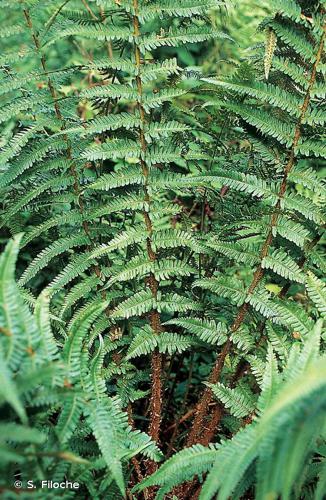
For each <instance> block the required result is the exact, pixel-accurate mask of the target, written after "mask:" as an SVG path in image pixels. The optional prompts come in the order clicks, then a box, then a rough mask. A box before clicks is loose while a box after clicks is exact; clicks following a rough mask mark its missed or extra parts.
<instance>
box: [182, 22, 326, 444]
mask: <svg viewBox="0 0 326 500" xmlns="http://www.w3.org/2000/svg"><path fill="white" fill-rule="evenodd" d="M324 43H325V29H324V32H323V35H322V37H321V40H320V44H319V47H318V51H317V54H316V60H315V62H314V65H313V68H312V72H311V76H310V80H309V85H308V88H307V91H306V94H305V98H304V101H303V104H302V108H301V113H300V117H299V119H298V123H297V125H296V127H295V131H294V137H293V142H292V147H291V150H290V153H289V159H288V161H287V163H286V165H285V167H284V172H283V179H282V182H281V186H280V189H279V193H278V201H277V203H276V206H275V210H274V212H273V214H272V217H271V223H270V229H269V232H268V234H267V237H266V240H265V242H264V244H263V246H262V249H261V252H260V264H259V265H258V267H257V269H256V271H255V272H254V275H253V278H252V281H251V284H250V286H249V289H248V292H247V297H249V296H250V295H252V293H253V292H254V291H255V289H256V288H257V286H258V285H259V283H260V282H261V280H262V278H263V276H264V270H263V268H262V265H261V263H262V260H263V259H264V257H266V256H267V255H268V252H269V248H270V246H271V243H272V241H273V238H274V237H273V232H274V228H275V227H276V226H277V223H278V220H279V217H280V214H281V203H282V199H283V198H284V195H285V191H286V188H287V181H288V176H289V173H290V172H291V170H292V168H293V166H294V164H295V160H296V147H297V146H298V143H299V140H300V138H301V127H302V123H303V120H304V118H305V115H306V113H307V110H308V106H309V103H310V99H311V97H310V94H311V90H312V88H313V86H314V84H315V81H316V74H317V67H318V64H319V62H320V60H321V57H322V53H323V48H324ZM248 309H249V303H248V302H245V303H244V304H243V305H242V306H241V307H240V309H239V311H238V314H237V316H236V318H235V320H234V322H233V324H232V326H231V329H230V330H231V333H235V332H236V331H238V330H239V328H240V327H241V325H242V323H243V321H244V319H245V317H246V315H247V312H248ZM231 347H232V342H231V340H230V339H228V340H227V342H226V343H225V344H224V347H223V349H222V352H221V353H220V355H219V356H218V357H217V360H216V363H215V365H214V367H213V370H212V372H211V375H210V377H209V382H210V383H212V384H216V383H217V382H218V380H219V378H220V375H221V372H222V370H223V367H224V362H225V359H226V357H227V355H228V354H229V352H230V350H231ZM211 400H212V391H211V389H210V388H209V387H207V388H206V389H205V390H204V392H203V395H202V397H201V399H200V401H199V403H198V405H197V410H196V416H195V419H194V422H193V426H192V430H191V432H190V434H189V437H188V440H187V446H192V445H193V444H195V443H197V442H201V440H200V435H201V434H202V429H203V427H204V425H203V424H204V421H205V419H206V417H207V413H208V405H209V403H210V402H211Z"/></svg>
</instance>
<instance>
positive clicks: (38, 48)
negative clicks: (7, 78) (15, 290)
mask: <svg viewBox="0 0 326 500" xmlns="http://www.w3.org/2000/svg"><path fill="white" fill-rule="evenodd" d="M23 13H24V16H25V19H26V24H27V26H28V28H29V30H30V32H31V36H32V39H33V42H34V46H35V49H36V51H37V53H38V55H39V57H40V62H41V66H42V69H43V71H44V74H45V75H46V76H47V86H48V89H49V92H50V94H51V97H52V99H53V106H54V111H55V115H56V117H57V119H58V120H59V121H60V122H61V130H62V131H64V130H65V128H66V127H65V121H64V118H63V116H62V113H61V109H60V106H59V103H58V98H57V92H56V89H55V87H54V85H53V82H52V79H51V77H50V76H49V72H48V70H47V63H46V58H45V55H44V54H41V43H40V39H39V37H38V35H37V34H36V32H35V31H34V27H33V22H32V18H31V15H30V12H29V9H27V8H26V9H23ZM63 139H64V141H65V143H66V145H67V147H66V158H67V160H68V161H69V162H70V164H71V166H70V172H71V175H72V177H73V179H74V185H73V187H74V193H75V196H76V198H77V205H78V208H79V211H80V213H84V203H83V199H82V196H81V191H80V186H79V181H78V174H77V169H76V163H75V162H74V160H73V157H72V150H71V144H70V140H69V138H68V136H67V134H64V135H63ZM82 227H83V230H84V232H85V234H86V236H87V238H88V239H89V241H90V245H91V246H93V240H92V237H91V234H90V230H89V225H88V223H87V221H83V223H82ZM94 271H95V273H96V275H97V276H98V277H100V276H101V272H100V270H99V268H98V266H95V268H94Z"/></svg>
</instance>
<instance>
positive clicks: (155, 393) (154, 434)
mask: <svg viewBox="0 0 326 500" xmlns="http://www.w3.org/2000/svg"><path fill="white" fill-rule="evenodd" d="M138 7H139V6H138V0H133V8H134V16H133V28H134V50H135V61H136V68H137V76H136V85H137V92H138V104H137V106H138V111H139V116H140V120H141V126H140V127H139V141H140V145H141V150H142V153H143V155H142V156H143V157H142V158H141V160H140V163H141V168H142V173H143V175H144V177H145V185H144V201H145V202H146V203H147V204H148V205H149V206H150V203H151V200H150V197H149V193H148V187H147V186H148V177H149V170H148V166H147V164H146V161H145V160H144V156H145V154H146V151H147V143H146V138H145V133H144V127H145V124H146V115H145V109H144V107H143V105H142V95H143V85H142V80H141V76H140V71H141V64H142V62H141V54H140V49H139V46H138V43H137V39H138V37H139V36H140V27H139V17H138ZM143 218H144V222H145V226H146V230H147V233H148V236H147V241H146V246H147V255H148V258H149V259H150V261H152V262H154V261H155V260H156V259H157V256H156V253H155V251H154V250H153V247H152V234H153V225H152V221H151V218H150V215H149V212H146V211H143ZM147 284H148V286H149V288H150V290H151V292H152V296H153V298H154V299H156V297H157V291H158V287H159V282H158V281H157V280H156V278H155V276H154V274H153V273H150V275H149V277H148V279H147ZM149 319H150V325H151V328H152V330H153V332H154V334H155V335H159V333H160V332H161V330H162V325H161V318H160V314H159V312H158V311H157V309H153V310H152V311H151V312H150V314H149ZM151 370H152V393H151V398H150V424H149V431H148V432H149V435H150V436H151V438H152V439H153V440H155V441H159V437H160V424H161V418H162V356H161V354H160V353H159V352H158V351H157V350H156V351H154V353H153V354H152V359H151ZM155 469H156V464H155V463H154V462H152V461H148V462H147V473H148V474H150V473H152V472H154V470H155Z"/></svg>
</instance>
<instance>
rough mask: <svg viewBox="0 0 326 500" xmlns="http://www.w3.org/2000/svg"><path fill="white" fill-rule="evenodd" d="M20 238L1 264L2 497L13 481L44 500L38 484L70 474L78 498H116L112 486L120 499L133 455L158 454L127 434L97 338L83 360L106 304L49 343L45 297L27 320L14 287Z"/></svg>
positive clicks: (135, 434)
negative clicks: (105, 377) (108, 383)
mask: <svg viewBox="0 0 326 500" xmlns="http://www.w3.org/2000/svg"><path fill="white" fill-rule="evenodd" d="M20 239H21V236H20V237H16V238H15V239H14V240H12V241H10V242H9V243H8V245H7V247H6V249H5V251H4V253H3V254H2V256H1V262H0V269H1V275H0V296H1V300H0V321H1V323H0V331H1V334H2V335H1V351H0V352H1V405H2V411H1V416H2V418H1V429H2V431H3V433H2V439H1V447H0V450H1V451H0V457H1V490H2V493H3V497H4V498H7V497H8V498H9V497H10V491H11V490H13V488H14V478H16V481H20V483H19V484H22V487H23V488H24V489H25V490H26V491H28V489H29V488H30V489H32V490H33V488H34V483H35V488H37V491H36V492H34V491H33V495H35V498H41V497H42V498H44V492H43V490H42V489H41V484H42V481H44V483H47V480H48V478H49V475H50V476H51V478H53V479H54V481H56V482H62V481H63V480H64V479H65V477H68V476H69V474H71V475H72V477H74V478H76V482H77V483H78V481H79V480H80V481H81V483H83V485H84V482H85V485H86V487H87V489H88V493H86V490H84V486H82V490H81V491H79V494H80V495H83V494H86V495H88V494H89V495H92V496H94V498H99V497H98V492H101V494H103V495H109V496H110V495H113V494H114V495H115V494H118V495H119V493H118V492H117V490H116V487H118V491H120V496H121V495H124V492H125V478H124V469H125V466H126V464H127V463H128V460H130V459H131V458H132V457H133V456H135V455H137V454H138V453H144V454H145V455H146V456H147V457H148V458H150V459H153V460H159V459H160V458H161V455H160V452H159V450H158V448H157V447H156V445H155V444H154V443H153V442H152V441H151V440H150V438H149V436H147V435H146V434H144V433H141V432H139V431H135V430H132V429H131V427H130V425H129V424H128V415H127V414H126V413H124V412H123V411H122V409H121V400H119V398H117V397H108V395H107V393H106V387H105V381H104V380H103V379H102V375H101V366H102V363H103V357H104V354H103V349H104V343H103V340H102V338H101V337H100V342H99V345H98V349H97V351H96V352H95V353H94V356H92V357H91V358H89V355H88V350H87V343H86V345H85V341H84V339H85V337H86V336H87V334H88V331H89V328H90V326H91V325H92V323H93V322H94V321H95V319H96V318H97V317H98V316H99V315H100V314H101V313H102V312H103V310H104V308H105V305H106V304H105V302H103V303H101V304H97V305H96V306H94V304H92V305H91V306H88V307H85V308H84V311H83V315H82V317H80V316H79V317H78V319H77V320H75V321H72V322H71V325H70V328H69V336H68V335H67V334H66V335H65V336H61V337H60V338H55V337H54V336H53V333H52V328H51V324H50V312H49V296H48V294H47V293H46V292H43V293H42V294H41V295H40V296H39V298H38V300H37V302H36V305H35V312H34V314H33V315H32V314H31V312H30V310H29V308H28V306H27V305H26V303H25V301H24V298H23V297H22V295H21V293H20V290H19V289H18V287H17V284H16V283H15V279H14V272H15V261H16V258H17V254H18V249H19V243H20ZM57 320H58V319H57ZM85 439H87V441H88V446H87V447H86V448H85V447H84V446H83V442H84V440H85ZM17 464H18V466H19V474H18V476H17V472H16V471H17ZM94 471H97V473H96V475H94ZM28 481H32V483H33V484H32V485H30V484H29V483H28ZM15 484H17V483H15ZM17 489H19V487H18V488H17ZM77 489H78V488H77ZM83 491H84V493H83ZM49 494H50V493H49ZM46 495H47V493H46Z"/></svg>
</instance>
